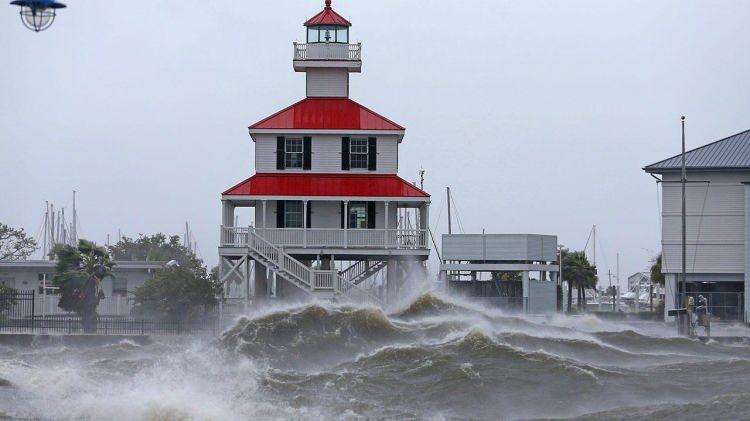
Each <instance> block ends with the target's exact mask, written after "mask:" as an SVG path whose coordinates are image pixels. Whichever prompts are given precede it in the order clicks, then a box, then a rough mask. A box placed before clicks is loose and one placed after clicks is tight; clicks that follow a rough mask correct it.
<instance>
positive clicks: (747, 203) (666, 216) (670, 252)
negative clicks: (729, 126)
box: [644, 130, 750, 321]
mask: <svg viewBox="0 0 750 421" xmlns="http://www.w3.org/2000/svg"><path fill="white" fill-rule="evenodd" d="M686 167H687V178H688V181H690V183H688V184H687V186H686V194H685V197H686V199H685V200H686V208H687V211H686V225H687V227H686V231H687V235H686V242H685V243H686V250H687V253H686V261H687V262H686V265H685V270H686V275H687V279H686V283H685V285H680V283H678V278H679V276H680V274H681V272H682V216H681V215H682V214H681V212H682V194H681V183H680V182H679V181H680V179H681V158H680V155H676V156H674V157H671V158H668V159H665V160H663V161H660V162H657V163H655V164H651V165H648V166H646V167H644V170H645V171H646V172H648V173H650V174H652V175H654V176H660V179H661V181H663V182H661V183H660V184H661V188H662V195H661V226H662V272H663V273H664V276H665V286H666V291H665V311H668V310H669V309H673V308H675V307H681V305H682V304H681V303H683V302H684V300H683V297H684V296H686V295H687V296H697V295H698V294H703V295H705V296H707V298H708V300H709V307H710V312H711V313H712V314H713V315H714V316H718V317H720V318H722V319H724V320H744V321H747V320H750V317H749V316H748V309H750V302H748V299H749V298H750V297H748V295H747V291H748V286H750V279H749V278H748V274H749V273H750V271H749V268H750V247H748V246H747V245H748V239H750V184H749V183H750V130H748V131H745V132H742V133H737V134H735V135H732V136H729V137H727V138H724V139H721V140H718V141H715V142H713V143H709V144H707V145H705V146H702V147H700V148H697V149H693V150H691V151H688V152H687V153H686ZM665 317H666V316H665Z"/></svg>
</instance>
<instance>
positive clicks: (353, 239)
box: [220, 226, 427, 250]
mask: <svg viewBox="0 0 750 421" xmlns="http://www.w3.org/2000/svg"><path fill="white" fill-rule="evenodd" d="M250 230H253V232H254V233H256V234H258V235H260V236H261V237H263V238H264V239H265V240H266V241H268V242H269V243H271V244H274V245H277V246H284V247H300V248H307V247H311V248H320V247H337V248H349V247H351V248H387V249H409V250H419V249H426V248H427V230H422V229H389V230H385V229H348V230H344V229H329V228H307V229H302V228H266V229H263V228H252V227H224V226H222V227H221V237H220V238H221V246H222V247H247V245H248V233H249V231H250Z"/></svg>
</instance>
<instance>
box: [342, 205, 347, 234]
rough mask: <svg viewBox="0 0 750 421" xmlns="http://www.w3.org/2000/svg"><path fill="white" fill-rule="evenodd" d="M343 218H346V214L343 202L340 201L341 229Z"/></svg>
mask: <svg viewBox="0 0 750 421" xmlns="http://www.w3.org/2000/svg"><path fill="white" fill-rule="evenodd" d="M345 219H346V216H345V215H344V202H341V229H344V220H345Z"/></svg>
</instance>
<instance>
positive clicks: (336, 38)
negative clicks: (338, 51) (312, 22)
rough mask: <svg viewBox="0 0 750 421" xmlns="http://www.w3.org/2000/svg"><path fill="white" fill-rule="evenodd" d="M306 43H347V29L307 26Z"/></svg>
mask: <svg viewBox="0 0 750 421" xmlns="http://www.w3.org/2000/svg"><path fill="white" fill-rule="evenodd" d="M307 42H309V43H314V42H337V43H340V44H346V43H348V42H349V28H347V27H346V26H309V27H308V28H307Z"/></svg>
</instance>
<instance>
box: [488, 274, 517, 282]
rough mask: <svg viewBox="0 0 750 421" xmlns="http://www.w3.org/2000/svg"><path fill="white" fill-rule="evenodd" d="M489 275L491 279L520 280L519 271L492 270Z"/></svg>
mask: <svg viewBox="0 0 750 421" xmlns="http://www.w3.org/2000/svg"><path fill="white" fill-rule="evenodd" d="M490 276H492V280H493V281H511V282H519V281H521V272H492V273H491V274H490Z"/></svg>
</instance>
